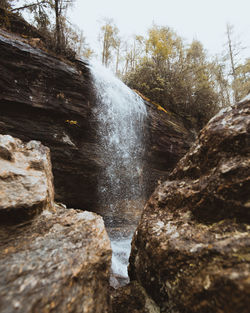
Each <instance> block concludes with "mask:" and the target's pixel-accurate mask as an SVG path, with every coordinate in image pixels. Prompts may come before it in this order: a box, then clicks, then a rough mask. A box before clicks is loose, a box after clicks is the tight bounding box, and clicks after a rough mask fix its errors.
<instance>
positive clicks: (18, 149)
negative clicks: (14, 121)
mask: <svg viewBox="0 0 250 313" xmlns="http://www.w3.org/2000/svg"><path fill="white" fill-rule="evenodd" d="M53 200H54V187H53V175H52V170H51V162H50V153H49V149H48V148H47V147H44V146H43V145H42V144H41V143H40V142H37V141H30V142H29V143H27V144H24V143H23V142H21V140H19V139H16V138H13V137H11V136H8V135H6V136H3V135H0V219H1V220H0V223H5V222H7V221H8V222H17V221H21V220H25V219H28V218H31V217H34V215H36V214H38V213H39V212H41V211H42V210H43V209H44V208H47V209H50V208H51V207H52V205H53Z"/></svg>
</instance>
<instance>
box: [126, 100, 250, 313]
mask: <svg viewBox="0 0 250 313" xmlns="http://www.w3.org/2000/svg"><path fill="white" fill-rule="evenodd" d="M249 190H250V101H249V99H245V100H244V101H243V102H241V103H239V104H238V105H236V106H233V107H232V108H228V109H226V110H222V111H221V112H220V113H219V114H218V115H217V116H215V117H214V118H213V119H212V120H211V121H210V122H209V123H208V124H207V125H206V126H205V127H204V129H203V130H202V131H201V133H200V135H199V138H198V139H197V141H196V143H195V144H194V145H193V147H192V148H191V149H190V151H189V152H188V153H187V154H186V155H185V156H184V157H183V158H182V159H181V160H180V162H179V163H178V164H177V166H176V168H175V169H174V171H173V172H172V173H171V175H170V177H169V180H168V181H166V182H164V183H163V184H161V185H160V186H159V187H158V188H157V189H156V191H155V192H154V193H153V195H152V196H151V198H150V200H149V201H148V203H147V205H146V207H145V209H144V212H143V214H142V218H141V221H140V224H139V226H138V228H137V230H136V233H135V235H134V238H133V243H132V253H131V256H130V266H129V275H130V278H131V280H137V281H138V282H139V283H140V284H141V285H142V286H143V287H144V288H145V290H146V292H147V293H148V294H149V296H151V297H152V298H153V299H154V300H155V302H156V303H157V304H158V305H159V306H160V309H161V312H165V313H167V312H168V313H203V312H204V313H205V312H206V313H207V312H209V313H210V312H211V313H212V312H213V313H222V312H227V313H238V312H241V313H248V312H249V303H250V258H249V256H250V232H249V230H250V198H249V197H250V192H249Z"/></svg>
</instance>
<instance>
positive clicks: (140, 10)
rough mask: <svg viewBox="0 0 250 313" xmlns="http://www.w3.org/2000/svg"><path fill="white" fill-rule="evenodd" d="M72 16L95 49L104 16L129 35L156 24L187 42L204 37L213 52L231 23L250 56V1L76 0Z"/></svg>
mask: <svg viewBox="0 0 250 313" xmlns="http://www.w3.org/2000/svg"><path fill="white" fill-rule="evenodd" d="M69 16H70V19H71V21H72V22H73V23H74V24H76V25H78V27H79V28H80V29H82V30H83V32H84V35H85V37H86V39H87V42H88V43H89V44H90V46H91V47H92V48H93V49H95V50H96V49H97V48H98V43H97V36H98V32H99V29H100V23H98V20H99V21H100V20H101V19H102V18H103V17H108V18H113V19H114V22H115V23H116V25H117V26H118V28H119V29H120V34H121V35H122V36H125V37H129V36H130V35H133V34H138V35H145V34H146V32H147V29H148V28H149V27H150V26H151V25H152V23H155V24H157V25H161V26H169V27H171V28H173V29H174V30H175V31H176V32H177V34H178V35H180V36H181V37H183V38H184V39H186V42H187V43H189V42H191V41H192V39H198V40H200V41H201V42H202V43H203V45H204V47H205V48H206V49H207V51H208V52H209V53H210V54H217V53H220V52H221V51H222V49H223V43H225V41H226V37H225V30H226V24H227V23H231V24H233V25H234V26H235V34H237V35H239V37H240V39H241V41H242V43H243V45H244V46H247V49H245V51H244V55H243V57H250V0H86V1H85V0H76V2H75V5H74V8H73V9H71V11H70V12H69Z"/></svg>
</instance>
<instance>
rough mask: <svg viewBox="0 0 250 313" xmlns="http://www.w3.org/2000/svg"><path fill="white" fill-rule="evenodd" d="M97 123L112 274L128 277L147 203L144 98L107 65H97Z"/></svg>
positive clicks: (101, 193) (94, 67) (94, 74)
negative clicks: (132, 246)
mask: <svg viewBox="0 0 250 313" xmlns="http://www.w3.org/2000/svg"><path fill="white" fill-rule="evenodd" d="M89 67H90V70H91V74H92V77H93V81H94V85H95V89H96V95H97V106H96V108H95V109H94V110H95V111H94V114H95V115H96V116H97V119H98V154H99V157H100V159H101V161H102V163H103V164H104V170H103V172H102V173H100V177H99V179H98V181H99V185H98V191H99V203H100V205H102V206H103V207H104V208H105V210H104V211H105V214H104V220H105V223H106V227H107V229H108V233H109V236H110V239H111V245H112V250H113V256H112V272H113V274H114V277H116V278H117V279H119V278H121V279H124V280H126V279H127V276H128V275H127V265H128V257H129V253H130V242H131V238H132V234H133V232H134V230H135V228H136V224H137V222H138V219H139V216H140V213H141V210H142V208H143V204H144V201H145V187H144V152H145V132H144V126H145V118H146V115H147V112H146V108H145V105H144V102H143V100H142V99H141V98H140V97H139V96H138V95H137V94H136V93H134V92H133V91H132V90H131V89H129V88H128V87H127V86H126V85H125V84H123V83H122V82H121V81H120V80H119V79H118V78H116V77H115V76H114V75H113V74H112V73H111V72H110V71H109V70H107V69H106V68H104V67H103V66H101V65H99V64H96V63H92V64H90V66H89Z"/></svg>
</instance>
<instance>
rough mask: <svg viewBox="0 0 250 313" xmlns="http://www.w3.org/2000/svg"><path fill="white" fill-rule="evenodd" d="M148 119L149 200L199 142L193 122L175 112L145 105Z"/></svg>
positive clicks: (147, 170)
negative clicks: (196, 142) (157, 187)
mask: <svg viewBox="0 0 250 313" xmlns="http://www.w3.org/2000/svg"><path fill="white" fill-rule="evenodd" d="M145 104H146V107H147V112H148V120H147V127H146V129H147V132H148V133H147V137H148V138H147V149H146V154H147V155H146V158H147V169H146V172H147V173H146V175H147V176H148V197H149V196H150V195H151V194H152V192H153V191H154V189H155V187H156V182H158V181H164V180H165V179H166V177H168V175H169V173H170V172H171V171H172V169H173V168H174V167H175V165H176V163H177V162H178V161H179V160H180V158H181V157H183V155H185V153H186V152H187V151H188V149H189V148H190V146H191V145H192V143H193V142H194V140H195V131H194V130H192V127H191V125H190V124H189V121H188V120H187V119H185V118H182V117H180V116H177V115H176V114H175V113H173V112H170V111H169V112H168V111H165V110H162V109H161V107H158V108H157V107H156V105H154V104H153V103H149V102H145Z"/></svg>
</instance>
